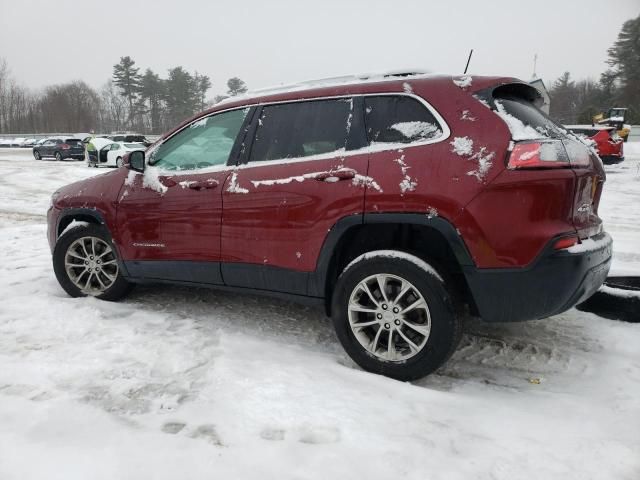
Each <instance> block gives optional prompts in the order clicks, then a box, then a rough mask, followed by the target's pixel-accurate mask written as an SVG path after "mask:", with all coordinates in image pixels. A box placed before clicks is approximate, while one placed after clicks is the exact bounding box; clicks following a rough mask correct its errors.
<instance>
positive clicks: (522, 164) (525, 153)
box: [507, 141, 571, 170]
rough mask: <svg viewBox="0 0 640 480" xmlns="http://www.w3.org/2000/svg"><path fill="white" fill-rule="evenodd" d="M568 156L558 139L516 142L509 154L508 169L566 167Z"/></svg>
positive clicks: (568, 164) (569, 164) (567, 165)
mask: <svg viewBox="0 0 640 480" xmlns="http://www.w3.org/2000/svg"><path fill="white" fill-rule="evenodd" d="M570 166H571V163H570V162H569V158H568V157H567V154H566V152H565V150H564V148H563V146H562V143H561V142H559V141H549V142H526V143H524V142H520V143H516V144H515V146H514V147H513V151H512V152H511V155H510V156H509V164H508V165H507V167H508V168H510V169H514V170H515V169H523V168H566V167H570Z"/></svg>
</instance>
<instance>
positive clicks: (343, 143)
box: [249, 98, 353, 162]
mask: <svg viewBox="0 0 640 480" xmlns="http://www.w3.org/2000/svg"><path fill="white" fill-rule="evenodd" d="M352 118H353V101H352V100H351V99H343V98H341V99H335V100H313V101H307V102H295V103H285V104H278V105H268V106H265V107H263V109H262V112H261V114H260V117H259V119H258V126H257V129H256V135H255V138H254V141H253V146H252V149H251V155H250V159H249V160H250V161H252V162H260V161H265V160H279V159H288V158H301V157H308V156H311V155H321V154H328V153H330V152H337V151H340V150H344V149H346V148H347V140H348V137H349V130H350V126H351V120H352Z"/></svg>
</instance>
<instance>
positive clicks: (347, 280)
mask: <svg viewBox="0 0 640 480" xmlns="http://www.w3.org/2000/svg"><path fill="white" fill-rule="evenodd" d="M539 101H540V99H539V94H538V93H537V91H536V90H535V89H534V88H533V87H531V86H529V85H527V84H526V83H523V82H521V81H519V80H516V79H513V78H499V77H480V76H473V77H471V76H442V75H408V76H394V75H389V76H381V77H377V78H368V79H363V78H355V77H354V78H352V79H344V80H343V81H340V80H334V81H333V82H332V83H325V84H315V85H313V84H301V85H297V86H294V87H292V88H290V89H282V90H272V91H264V92H262V93H260V94H256V95H253V96H252V95H249V96H246V97H241V98H238V97H236V98H235V99H231V100H227V101H225V102H223V103H220V104H218V105H216V106H215V107H213V108H212V109H211V110H208V111H206V112H204V113H202V114H199V115H197V116H196V117H194V118H192V119H190V120H188V121H186V122H184V123H183V124H181V125H179V126H178V127H177V128H175V129H174V130H172V131H171V132H169V133H167V134H166V135H164V136H163V137H162V138H161V139H160V140H159V141H158V142H157V143H156V144H154V145H153V146H152V147H150V148H149V150H147V151H146V152H133V153H131V154H129V156H128V157H127V158H126V159H125V166H124V167H122V168H118V169H116V170H114V171H111V172H109V173H106V174H103V175H99V176H96V177H93V178H90V179H87V180H83V181H81V182H77V183H74V184H72V185H69V186H66V187H64V188H62V189H60V190H58V191H57V192H55V193H54V195H53V198H52V206H51V208H50V209H49V212H48V223H49V230H48V236H49V243H50V245H51V249H52V251H53V267H54V270H55V273H56V277H57V278H58V281H59V282H60V284H61V285H62V287H63V288H64V289H65V290H66V292H67V293H68V294H69V295H72V296H83V295H93V296H96V297H98V298H102V299H105V300H116V299H118V298H120V297H122V296H124V295H125V294H126V293H127V292H128V291H129V289H130V287H131V285H132V284H135V283H147V282H170V283H179V284H186V285H195V286H212V287H215V288H221V289H227V290H234V291H241V292H248V293H268V294H271V295H274V296H278V297H283V298H286V299H290V300H295V301H302V302H308V303H314V304H319V305H321V306H323V307H324V308H325V309H326V312H327V314H328V315H330V316H331V318H332V319H333V323H334V325H335V329H336V331H337V335H338V338H339V339H340V342H341V343H342V345H343V346H344V348H345V349H346V351H347V352H348V354H349V355H350V356H351V357H352V358H353V360H354V361H355V362H356V363H358V364H359V365H360V366H361V367H362V368H364V369H366V370H369V371H373V372H377V373H382V374H384V375H388V376H390V377H393V378H397V379H403V380H408V379H415V378H419V377H422V376H424V375H427V374H429V373H431V372H432V371H434V370H435V369H436V368H438V367H439V366H440V365H442V364H443V363H444V362H445V361H446V359H447V358H448V357H449V356H450V355H451V354H452V352H453V351H454V350H455V348H456V346H457V344H458V341H459V339H460V336H461V317H462V316H463V315H466V314H471V315H475V316H479V317H482V318H483V319H484V320H486V321H490V322H506V321H517V320H528V319H536V318H543V317H547V316H549V315H554V314H557V313H560V312H563V311H565V310H567V309H569V308H571V307H572V306H573V305H575V304H576V303H578V302H580V301H582V300H584V299H586V298H587V297H589V296H590V295H591V294H592V293H593V292H595V291H596V290H597V289H598V287H599V286H600V285H601V284H602V282H603V281H604V279H605V277H606V276H607V272H608V270H609V265H610V262H611V237H610V236H609V235H608V234H607V233H605V232H604V231H603V228H602V222H601V220H600V218H599V217H598V203H599V200H600V195H601V193H602V186H603V182H604V180H605V174H604V171H603V167H602V163H601V161H600V159H599V158H598V156H597V155H596V154H595V153H594V152H593V151H592V150H590V149H589V148H588V147H587V146H585V144H583V143H581V142H580V141H579V139H578V138H576V137H574V136H573V135H572V134H570V133H568V132H567V131H566V130H564V129H563V128H562V127H560V126H558V125H556V124H555V123H553V122H552V121H551V120H550V119H549V118H548V117H547V116H545V115H544V114H543V113H542V112H541V111H540V110H539V109H538V108H537V107H536V105H537V104H538V102H539Z"/></svg>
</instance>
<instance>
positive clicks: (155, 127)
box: [140, 68, 164, 133]
mask: <svg viewBox="0 0 640 480" xmlns="http://www.w3.org/2000/svg"><path fill="white" fill-rule="evenodd" d="M163 95H164V83H163V81H162V80H161V79H160V76H159V75H158V74H157V73H154V72H153V71H152V70H151V69H150V68H147V70H146V71H145V72H144V75H143V76H142V77H141V79H140V100H141V103H142V104H143V105H144V109H145V110H146V112H148V113H149V117H150V127H151V132H152V133H158V132H160V131H161V125H160V121H161V114H162V98H163Z"/></svg>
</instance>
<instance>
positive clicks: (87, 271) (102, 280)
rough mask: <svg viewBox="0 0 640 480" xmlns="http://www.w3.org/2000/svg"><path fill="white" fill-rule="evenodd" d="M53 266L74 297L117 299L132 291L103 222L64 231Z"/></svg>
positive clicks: (56, 249)
mask: <svg viewBox="0 0 640 480" xmlns="http://www.w3.org/2000/svg"><path fill="white" fill-rule="evenodd" d="M53 269H54V271H55V274H56V278H57V279H58V282H59V283H60V285H61V286H62V288H64V290H65V291H66V292H67V293H68V294H69V295H71V296H72V297H84V296H94V297H97V298H100V299H103V300H118V299H120V298H122V297H124V296H125V295H126V294H127V293H129V291H130V290H131V284H130V283H129V282H128V281H127V280H126V279H125V278H124V277H123V276H122V269H121V268H120V264H119V259H118V257H117V253H116V250H115V248H114V246H113V243H112V242H111V238H110V236H109V234H108V233H107V232H106V230H105V229H104V228H103V227H102V226H100V225H94V224H89V225H86V226H85V225H81V226H76V227H73V228H71V229H70V230H68V231H67V232H66V233H64V234H63V235H62V236H61V237H60V238H59V239H58V241H57V243H56V246H55V248H54V251H53Z"/></svg>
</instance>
